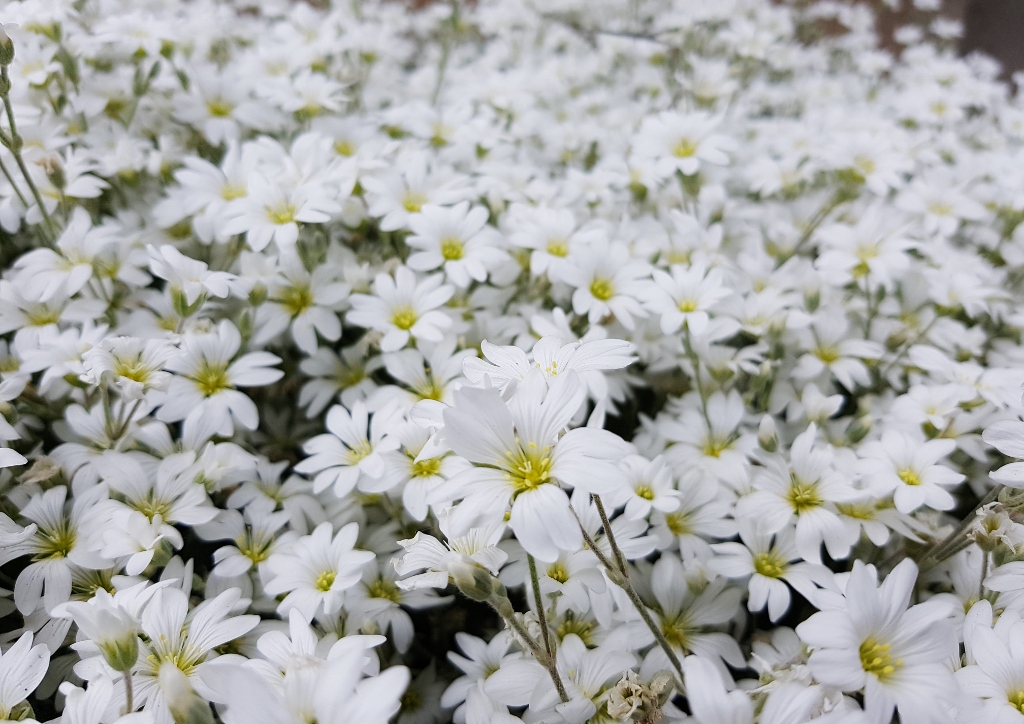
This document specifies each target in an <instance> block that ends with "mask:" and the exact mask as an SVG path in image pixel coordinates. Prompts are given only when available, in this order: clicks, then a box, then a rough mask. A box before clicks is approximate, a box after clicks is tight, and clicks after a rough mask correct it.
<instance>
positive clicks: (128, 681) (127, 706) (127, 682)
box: [121, 669, 135, 714]
mask: <svg viewBox="0 0 1024 724" xmlns="http://www.w3.org/2000/svg"><path fill="white" fill-rule="evenodd" d="M121 679H122V681H124V699H125V703H124V712H123V713H124V714H131V713H132V711H134V710H135V694H134V692H133V690H132V672H131V670H130V669H129V670H128V671H125V672H124V673H123V674H122V675H121Z"/></svg>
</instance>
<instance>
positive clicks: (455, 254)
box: [441, 237, 464, 261]
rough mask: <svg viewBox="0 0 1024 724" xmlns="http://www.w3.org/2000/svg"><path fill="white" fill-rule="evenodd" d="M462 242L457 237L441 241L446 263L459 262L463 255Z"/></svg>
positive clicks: (442, 253)
mask: <svg viewBox="0 0 1024 724" xmlns="http://www.w3.org/2000/svg"><path fill="white" fill-rule="evenodd" d="M463 251H464V249H463V246H462V240H461V239H456V238H455V237H449V238H447V239H441V256H443V257H444V259H445V261H458V260H459V259H461V258H462V254H463Z"/></svg>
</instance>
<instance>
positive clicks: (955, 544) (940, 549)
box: [918, 485, 1003, 571]
mask: <svg viewBox="0 0 1024 724" xmlns="http://www.w3.org/2000/svg"><path fill="white" fill-rule="evenodd" d="M1002 489H1003V486H1002V485H996V486H995V487H994V488H992V490H990V491H988V494H987V495H986V496H985V497H984V498H982V499H981V500H980V501H978V504H977V505H975V506H974V508H973V509H972V510H971V512H970V513H968V514H967V515H966V516H965V517H964V519H963V520H962V521H960V524H959V525H957V527H956V528H955V529H954V530H953V532H952V533H950V534H949V535H947V536H946V537H945V538H944V539H943V540H942V541H940V542H938V543H936V544H935V545H933V546H932V547H931V548H930V549H928V551H927V552H926V553H925V554H924V556H922V558H921V562H920V564H919V566H918V567H919V568H920V569H921V570H922V571H926V570H928V569H929V568H932V567H934V566H936V565H938V564H939V563H941V562H942V561H944V560H946V559H947V558H949V557H950V556H951V555H954V554H956V553H959V552H960V551H962V550H963V549H964V548H966V547H967V546H968V545H969V544H970V541H968V540H966V539H965V538H962V537H961V536H963V534H964V533H965V532H966V531H967V529H968V528H970V527H971V523H973V522H974V514H975V513H977V512H978V509H980V508H982V507H984V506H986V505H988V504H989V503H991V502H992V501H993V500H995V499H996V498H997V497H999V492H1000V491H1001V490H1002Z"/></svg>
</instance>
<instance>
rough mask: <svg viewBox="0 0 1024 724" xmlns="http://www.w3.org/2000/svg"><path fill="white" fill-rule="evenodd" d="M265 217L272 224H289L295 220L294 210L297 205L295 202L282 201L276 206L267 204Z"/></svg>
mask: <svg viewBox="0 0 1024 724" xmlns="http://www.w3.org/2000/svg"><path fill="white" fill-rule="evenodd" d="M266 209H267V218H268V219H269V220H270V222H271V223H272V224H278V225H281V224H290V223H292V222H293V221H295V212H296V211H298V210H299V209H298V207H297V206H295V204H289V203H287V202H282V203H280V204H278V205H277V206H267V207H266Z"/></svg>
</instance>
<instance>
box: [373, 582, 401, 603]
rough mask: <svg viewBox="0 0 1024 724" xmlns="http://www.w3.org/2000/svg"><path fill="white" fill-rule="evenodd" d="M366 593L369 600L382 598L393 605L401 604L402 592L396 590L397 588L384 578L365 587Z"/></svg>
mask: <svg viewBox="0 0 1024 724" xmlns="http://www.w3.org/2000/svg"><path fill="white" fill-rule="evenodd" d="M366 592H367V593H368V594H369V596H370V598H384V599H387V600H388V601H391V602H393V603H401V602H402V592H401V591H400V590H398V586H396V585H395V584H394V583H392V582H391V581H388V580H386V579H384V578H378V579H377V580H376V581H374V582H373V583H371V584H370V585H369V586H367V587H366Z"/></svg>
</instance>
